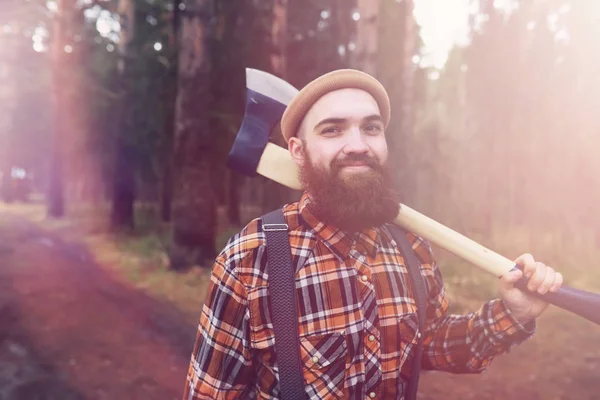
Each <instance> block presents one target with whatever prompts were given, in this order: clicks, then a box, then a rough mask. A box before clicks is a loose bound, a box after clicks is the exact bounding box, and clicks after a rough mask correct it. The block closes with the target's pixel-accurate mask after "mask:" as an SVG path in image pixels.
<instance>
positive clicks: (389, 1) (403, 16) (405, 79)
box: [377, 0, 418, 200]
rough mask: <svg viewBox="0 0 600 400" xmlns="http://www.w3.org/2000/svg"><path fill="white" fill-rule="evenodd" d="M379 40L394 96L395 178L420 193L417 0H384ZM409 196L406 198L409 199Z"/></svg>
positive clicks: (405, 189)
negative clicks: (415, 159) (415, 163)
mask: <svg viewBox="0 0 600 400" xmlns="http://www.w3.org/2000/svg"><path fill="white" fill-rule="evenodd" d="M380 7H381V8H380V11H379V14H378V15H379V23H378V25H379V34H378V43H377V59H378V60H377V64H378V65H379V66H380V70H379V71H378V73H377V77H378V78H379V80H380V81H381V82H382V84H383V85H384V86H385V88H386V89H387V91H388V94H389V96H390V102H391V106H392V110H393V112H392V116H391V121H390V125H389V127H388V129H387V130H388V135H387V136H388V138H389V140H388V147H389V149H390V153H391V154H393V156H391V157H390V160H391V161H390V162H391V163H392V164H391V168H392V171H397V172H396V176H395V177H394V178H395V181H396V182H397V184H398V185H399V186H400V190H401V193H402V194H403V195H404V197H405V198H416V197H417V193H416V191H417V188H418V185H417V182H416V178H415V175H414V172H415V171H414V168H411V164H410V160H411V149H412V150H414V146H413V145H412V144H411V142H412V139H413V135H412V132H413V112H414V111H413V107H412V104H413V82H414V72H415V66H414V64H413V61H412V58H413V55H414V54H415V50H416V46H417V41H418V37H417V35H418V29H417V25H416V22H415V21H414V17H413V8H414V4H413V0H404V1H402V2H397V1H395V0H381V5H380ZM405 200H406V199H405Z"/></svg>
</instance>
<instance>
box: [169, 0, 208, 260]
mask: <svg viewBox="0 0 600 400" xmlns="http://www.w3.org/2000/svg"><path fill="white" fill-rule="evenodd" d="M183 4H184V6H185V11H184V12H183V13H182V21H181V45H180V48H179V65H178V69H179V70H178V92H177V102H176V106H175V120H176V125H175V153H174V154H175V162H176V168H175V171H176V175H175V186H174V189H175V190H174V198H173V248H172V251H171V267H172V268H174V269H180V268H184V267H186V266H190V265H204V264H205V263H206V262H208V261H209V260H211V259H212V258H214V256H215V230H216V202H215V196H214V193H213V184H212V170H213V160H212V155H213V153H214V143H215V137H214V132H213V131H212V130H211V129H210V128H211V127H210V124H209V115H208V110H209V109H210V105H211V101H212V95H211V91H210V87H211V85H210V83H211V69H212V68H211V67H212V60H211V46H212V41H213V37H214V21H213V17H214V9H213V7H214V4H213V2H212V1H211V0H186V1H184V3H183Z"/></svg>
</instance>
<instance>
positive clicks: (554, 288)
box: [550, 272, 563, 292]
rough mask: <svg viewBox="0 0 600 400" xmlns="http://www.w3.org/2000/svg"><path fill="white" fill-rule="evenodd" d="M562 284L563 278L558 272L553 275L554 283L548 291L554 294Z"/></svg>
mask: <svg viewBox="0 0 600 400" xmlns="http://www.w3.org/2000/svg"><path fill="white" fill-rule="evenodd" d="M562 284H563V276H562V274H561V273H560V272H557V273H556V274H554V283H553V284H552V287H550V291H551V292H556V291H557V290H558V289H560V287H561V286H562Z"/></svg>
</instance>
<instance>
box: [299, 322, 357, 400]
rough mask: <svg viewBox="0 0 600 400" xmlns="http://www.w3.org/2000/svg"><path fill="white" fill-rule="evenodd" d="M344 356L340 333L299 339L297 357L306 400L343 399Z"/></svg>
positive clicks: (344, 340)
mask: <svg viewBox="0 0 600 400" xmlns="http://www.w3.org/2000/svg"><path fill="white" fill-rule="evenodd" d="M347 354H348V349H347V345H346V335H345V334H343V333H339V332H336V333H329V334H324V335H313V336H304V337H301V338H300V357H301V358H302V364H303V366H304V367H303V372H304V380H305V383H306V393H307V394H308V395H309V398H324V397H328V398H330V397H333V398H341V397H342V396H343V394H344V380H345V376H346V356H347Z"/></svg>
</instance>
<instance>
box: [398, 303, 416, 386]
mask: <svg viewBox="0 0 600 400" xmlns="http://www.w3.org/2000/svg"><path fill="white" fill-rule="evenodd" d="M396 334H397V335H398V339H399V340H398V343H399V344H400V348H399V354H400V357H398V361H399V365H398V367H399V368H401V371H402V374H406V375H408V376H410V374H411V372H412V363H413V359H414V357H415V350H416V349H417V343H418V341H419V337H420V335H421V333H420V332H419V318H418V316H417V313H407V314H402V315H400V316H398V325H397V332H396Z"/></svg>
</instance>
